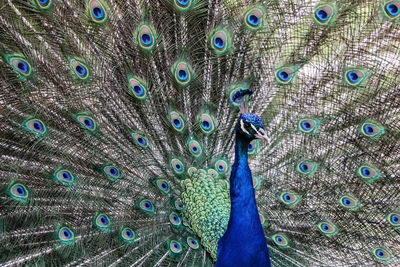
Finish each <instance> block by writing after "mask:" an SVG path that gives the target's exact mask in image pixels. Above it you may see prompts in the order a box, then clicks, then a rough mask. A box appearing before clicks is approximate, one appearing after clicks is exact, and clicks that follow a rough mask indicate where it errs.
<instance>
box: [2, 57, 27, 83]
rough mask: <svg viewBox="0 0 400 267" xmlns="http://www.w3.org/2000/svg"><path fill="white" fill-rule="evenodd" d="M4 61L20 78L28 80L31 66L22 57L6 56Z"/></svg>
mask: <svg viewBox="0 0 400 267" xmlns="http://www.w3.org/2000/svg"><path fill="white" fill-rule="evenodd" d="M6 60H7V61H8V64H10V66H11V67H12V68H13V69H14V71H16V72H17V73H18V74H19V75H20V77H24V78H28V77H29V76H30V75H31V74H32V68H31V65H30V64H29V62H28V61H27V60H26V59H25V58H24V57H23V56H22V55H8V56H6Z"/></svg>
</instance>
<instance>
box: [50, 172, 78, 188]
mask: <svg viewBox="0 0 400 267" xmlns="http://www.w3.org/2000/svg"><path fill="white" fill-rule="evenodd" d="M53 177H54V179H55V180H56V181H59V182H61V183H63V184H65V185H71V184H72V183H73V182H74V180H75V176H74V175H73V174H72V173H71V172H70V171H68V170H66V169H58V170H56V171H55V172H54V174H53Z"/></svg>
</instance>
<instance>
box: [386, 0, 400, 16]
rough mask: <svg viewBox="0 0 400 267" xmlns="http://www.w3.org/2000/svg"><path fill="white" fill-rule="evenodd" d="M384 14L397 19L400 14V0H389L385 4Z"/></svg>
mask: <svg viewBox="0 0 400 267" xmlns="http://www.w3.org/2000/svg"><path fill="white" fill-rule="evenodd" d="M383 11H384V14H385V15H386V16H387V17H388V18H389V19H396V18H398V17H399V15H400V1H389V2H386V3H385V4H384V6H383Z"/></svg>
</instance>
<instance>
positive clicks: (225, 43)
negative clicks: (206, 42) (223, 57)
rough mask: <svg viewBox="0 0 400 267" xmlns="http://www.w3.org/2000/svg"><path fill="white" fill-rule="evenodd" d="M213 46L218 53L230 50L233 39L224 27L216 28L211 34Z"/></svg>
mask: <svg viewBox="0 0 400 267" xmlns="http://www.w3.org/2000/svg"><path fill="white" fill-rule="evenodd" d="M210 40H211V48H212V49H213V50H214V52H215V53H216V54H224V53H227V52H229V51H230V47H231V44H230V42H231V40H230V36H229V34H228V32H227V31H226V30H224V29H216V30H214V31H213V32H212V33H211V34H210Z"/></svg>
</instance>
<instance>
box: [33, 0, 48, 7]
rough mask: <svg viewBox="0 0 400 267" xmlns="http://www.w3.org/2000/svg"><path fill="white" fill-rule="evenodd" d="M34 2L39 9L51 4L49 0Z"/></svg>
mask: <svg viewBox="0 0 400 267" xmlns="http://www.w3.org/2000/svg"><path fill="white" fill-rule="evenodd" d="M36 4H37V6H38V7H39V8H41V9H47V8H49V7H50V6H51V0H36Z"/></svg>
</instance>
